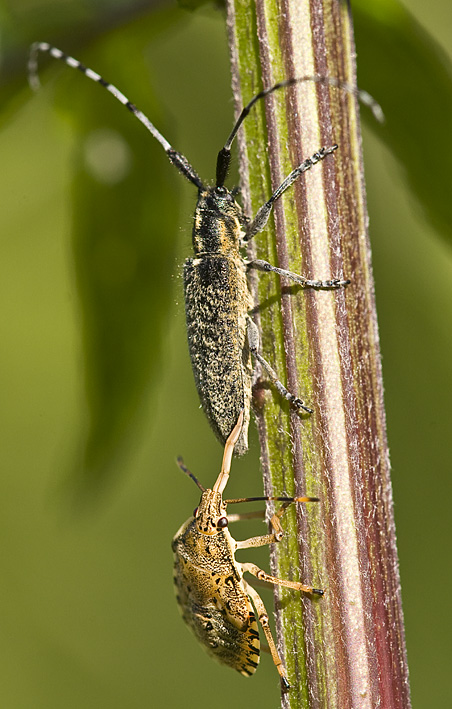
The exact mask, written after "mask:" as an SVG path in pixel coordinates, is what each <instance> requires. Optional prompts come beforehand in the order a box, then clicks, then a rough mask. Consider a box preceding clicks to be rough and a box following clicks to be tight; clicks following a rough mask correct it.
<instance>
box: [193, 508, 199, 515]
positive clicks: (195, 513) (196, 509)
mask: <svg viewBox="0 0 452 709" xmlns="http://www.w3.org/2000/svg"><path fill="white" fill-rule="evenodd" d="M197 514H198V508H197V507H195V509H194V510H193V517H196V515H197Z"/></svg>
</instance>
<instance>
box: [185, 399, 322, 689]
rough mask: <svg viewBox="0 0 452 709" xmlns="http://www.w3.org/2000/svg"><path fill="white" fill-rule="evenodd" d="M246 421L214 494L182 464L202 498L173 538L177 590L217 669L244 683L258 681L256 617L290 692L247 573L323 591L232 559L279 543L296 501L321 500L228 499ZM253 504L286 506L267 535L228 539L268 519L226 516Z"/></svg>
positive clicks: (228, 450)
mask: <svg viewBox="0 0 452 709" xmlns="http://www.w3.org/2000/svg"><path fill="white" fill-rule="evenodd" d="M243 420H244V415H243V412H240V415H239V418H238V421H237V423H236V425H235V427H234V428H233V430H232V432H231V434H230V435H229V437H228V439H227V441H226V444H225V448H224V455H223V463H222V466H221V472H220V474H219V476H218V478H217V480H216V482H215V484H214V486H213V488H212V489H211V490H209V489H206V488H204V487H203V486H202V485H201V484H200V483H199V482H198V480H197V479H196V477H195V476H194V475H193V474H192V473H191V472H190V471H189V470H188V469H187V468H186V467H185V466H184V464H183V463H182V461H181V460H179V465H180V467H181V468H182V470H184V472H186V473H187V474H188V475H189V476H190V477H191V478H192V479H193V480H194V481H195V483H196V484H197V485H198V487H199V488H200V489H201V491H202V495H201V500H200V502H199V505H198V507H197V508H196V510H195V511H194V513H193V516H192V517H190V518H189V519H188V520H187V521H186V522H185V524H183V525H182V527H181V528H180V529H179V531H178V532H177V534H176V535H175V537H174V539H173V543H172V547H173V551H174V556H175V560H174V583H175V587H176V593H177V600H178V603H179V606H180V609H181V612H182V616H183V618H184V620H185V622H186V623H187V625H188V626H189V627H190V628H191V629H192V630H193V632H194V633H195V635H196V637H197V638H198V640H199V641H200V642H201V643H202V644H203V645H204V647H205V648H206V650H207V651H208V652H209V653H210V654H211V655H212V656H213V657H215V658H216V659H217V660H219V662H222V663H223V664H225V665H228V666H229V667H232V668H233V669H235V670H237V671H238V672H240V673H241V674H242V675H245V676H247V677H249V676H250V675H252V674H254V672H255V671H256V669H257V666H258V663H259V654H260V641H259V633H258V629H257V621H256V614H257V619H258V620H259V622H260V624H261V626H262V628H263V631H264V633H265V637H266V640H267V643H268V646H269V649H270V652H271V655H272V658H273V662H274V663H275V666H276V669H277V670H278V672H279V674H280V677H281V681H282V683H283V685H284V686H285V687H286V688H287V689H288V688H289V680H288V678H287V673H286V669H285V667H284V665H283V663H282V661H281V658H280V657H279V654H278V651H277V649H276V646H275V642H274V640H273V636H272V633H271V630H270V626H269V623H268V614H267V611H266V609H265V606H264V603H263V601H262V599H261V597H260V596H259V594H258V593H257V591H256V590H255V588H254V587H253V586H251V585H250V584H249V583H248V582H247V581H246V580H245V579H244V578H243V574H244V573H245V572H248V573H250V574H252V575H253V576H255V577H256V578H258V579H259V580H261V581H266V582H269V583H271V584H275V585H279V586H286V587H288V588H292V589H294V590H296V591H303V592H304V593H312V594H317V595H319V596H321V595H323V591H322V590H321V589H318V588H313V587H312V586H306V585H305V584H302V583H298V582H297V581H285V580H282V579H278V578H275V577H274V576H270V575H269V574H267V573H266V572H265V571H262V569H260V568H259V567H258V566H256V565H255V564H252V563H239V562H238V561H236V559H235V552H236V551H237V549H249V548H251V547H261V546H264V545H267V544H273V543H275V542H279V541H281V539H282V537H283V529H282V527H281V523H280V519H281V517H282V515H283V514H284V511H285V510H286V508H287V507H288V506H289V505H290V504H292V503H294V502H317V501H318V498H316V497H248V498H247V497H245V498H239V499H235V500H223V492H224V489H225V487H226V484H227V482H228V479H229V471H230V467H231V460H232V455H233V451H234V446H235V445H236V443H237V441H238V440H239V439H240V432H241V429H242V425H243ZM256 500H262V501H267V500H275V501H279V502H282V503H283V504H282V506H281V507H280V508H279V509H278V510H277V511H276V512H275V513H274V514H273V515H272V517H271V520H270V526H271V533H270V534H265V535H263V536H259V537H251V538H249V539H245V540H244V541H241V542H237V541H235V540H234V539H233V537H232V536H231V534H230V532H229V529H228V525H229V523H230V522H234V521H239V520H241V519H249V518H251V517H254V518H256V517H261V518H263V517H264V512H257V513H256V512H253V513H251V514H244V515H240V514H235V515H227V506H228V505H230V504H233V503H237V502H251V501H253V502H254V501H256ZM253 606H254V609H255V610H254V609H253Z"/></svg>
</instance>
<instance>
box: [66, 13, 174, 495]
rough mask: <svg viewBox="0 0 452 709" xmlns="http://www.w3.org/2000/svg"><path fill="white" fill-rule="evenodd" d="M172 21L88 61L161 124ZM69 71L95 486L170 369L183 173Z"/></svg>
mask: <svg viewBox="0 0 452 709" xmlns="http://www.w3.org/2000/svg"><path fill="white" fill-rule="evenodd" d="M166 20H167V18H166V17H165V18H164V20H163V22H159V21H158V18H156V16H155V15H150V16H149V17H147V18H140V20H139V21H135V22H133V23H131V24H130V25H129V27H128V29H127V30H124V28H122V30H121V34H120V36H118V33H116V32H112V33H109V34H108V36H106V37H105V38H102V39H100V40H98V41H97V42H96V43H95V45H94V46H93V47H92V49H91V50H90V52H89V53H88V54H86V53H85V55H84V57H83V60H84V62H86V63H87V64H88V65H89V66H92V67H95V68H96V70H100V71H101V72H103V67H105V66H106V67H108V75H109V76H110V75H113V76H114V77H115V83H116V84H118V85H119V87H121V88H124V91H125V92H126V93H127V94H128V95H129V96H130V97H131V100H132V101H133V102H134V103H136V104H137V105H138V106H139V107H142V109H143V110H144V111H145V112H146V113H148V114H149V115H150V116H151V117H152V118H151V119H152V121H154V122H155V123H156V124H157V125H159V126H161V125H162V120H161V115H160V111H159V110H158V109H157V106H156V105H155V101H152V96H150V92H149V85H150V83H151V82H150V81H149V76H148V74H149V70H148V67H147V64H146V61H145V48H146V44H147V43H148V42H149V41H150V39H151V38H152V37H153V36H155V34H156V33H157V32H158V31H159V30H160V28H161V27H162V26H166V24H167V22H166ZM106 72H107V70H105V73H106ZM64 73H65V74H66V76H65V77H64V78H63V76H60V77H59V79H58V91H59V93H60V94H63V93H64V105H65V107H66V109H67V107H68V106H70V114H71V121H72V122H74V124H75V125H76V126H77V131H78V133H79V138H80V139H79V141H78V146H79V149H78V152H77V155H76V169H75V178H74V192H73V194H74V202H73V230H74V244H75V258H76V271H77V278H78V283H79V292H80V297H81V303H82V310H83V322H84V351H85V358H86V362H85V365H86V366H85V371H86V379H87V395H88V403H89V410H90V417H91V422H90V428H89V433H88V439H87V442H86V449H85V463H84V467H83V475H84V477H85V479H86V480H87V481H89V482H90V483H95V482H97V481H99V480H100V479H102V478H103V477H105V476H106V475H107V474H108V475H110V474H111V472H112V468H114V466H115V464H118V463H119V462H121V458H122V453H124V452H126V450H127V449H126V448H124V446H125V444H127V441H128V440H129V436H130V434H132V433H134V432H135V431H136V429H137V427H138V428H140V426H139V423H140V412H141V414H143V413H145V407H144V403H145V402H146V400H147V398H148V394H149V387H152V384H153V382H154V380H155V378H156V377H158V375H159V368H160V366H161V361H160V349H161V342H162V330H164V328H165V325H166V320H167V316H168V306H169V298H170V297H172V288H171V276H172V274H173V272H174V261H175V258H174V257H175V243H176V237H177V223H178V208H177V197H175V194H177V188H176V181H177V175H176V174H175V173H174V174H173V172H172V171H171V169H169V167H168V159H167V157H166V155H165V153H164V151H163V150H162V147H161V146H160V145H159V144H158V143H157V142H156V141H155V140H154V139H153V138H152V136H151V135H149V134H146V132H145V130H144V128H143V126H142V125H141V124H140V123H139V122H138V121H137V120H136V119H134V118H133V116H131V114H130V113H129V112H128V111H127V110H125V109H124V107H123V106H122V105H121V104H120V103H119V102H115V101H114V100H113V99H112V97H111V95H109V94H108V93H107V92H106V91H104V90H103V89H101V88H100V87H99V86H96V85H95V84H94V83H93V82H90V81H89V80H88V79H86V78H84V79H83V80H81V77H80V75H77V74H76V73H75V72H71V70H70V69H67V68H65V69H64ZM67 74H69V76H67ZM107 80H108V77H107ZM75 85H76V86H77V88H76V91H77V103H76V105H75V106H74V92H75V88H74V87H75ZM63 86H64V91H63V89H62V88H61V87H63ZM125 87H127V88H125ZM162 130H163V129H162Z"/></svg>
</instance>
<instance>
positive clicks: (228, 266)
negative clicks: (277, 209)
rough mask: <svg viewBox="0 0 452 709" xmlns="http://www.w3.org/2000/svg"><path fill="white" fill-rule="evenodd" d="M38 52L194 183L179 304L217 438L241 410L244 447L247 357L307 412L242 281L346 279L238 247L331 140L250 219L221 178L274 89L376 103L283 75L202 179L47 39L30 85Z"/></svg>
mask: <svg viewBox="0 0 452 709" xmlns="http://www.w3.org/2000/svg"><path fill="white" fill-rule="evenodd" d="M40 52H46V53H48V54H50V55H51V56H52V57H54V58H55V59H59V60H61V61H63V62H65V63H66V64H67V65H68V66H70V67H72V68H74V69H78V70H79V71H81V72H82V73H83V74H85V76H87V77H88V78H89V79H91V80H92V81H95V82H97V83H98V84H100V85H101V86H103V87H104V88H105V89H106V90H107V91H109V92H110V93H111V94H112V95H113V96H114V97H115V98H116V99H117V100H118V101H120V103H122V104H123V105H124V106H125V107H126V108H127V109H128V110H129V111H130V112H131V113H133V114H134V116H135V117H136V118H138V120H139V121H141V123H142V124H143V125H144V126H145V128H146V129H147V130H148V131H149V132H150V133H151V135H152V136H153V137H154V138H155V139H156V140H157V141H158V142H159V143H160V145H161V146H162V148H163V149H164V151H165V152H166V154H167V155H168V158H169V159H170V161H171V162H172V163H173V165H175V166H176V167H177V169H178V170H179V172H181V173H182V174H183V175H184V176H185V177H186V178H187V179H188V180H189V181H190V182H191V183H192V184H194V185H195V187H196V188H197V189H198V201H197V204H196V208H195V213H194V219H193V233H192V240H193V251H194V254H193V258H189V259H187V261H186V262H185V264H184V292H185V312H186V322H187V337H188V347H189V352H190V358H191V363H192V369H193V374H194V377H195V382H196V387H197V390H198V394H199V398H200V400H201V404H202V407H203V409H204V412H205V414H206V416H207V418H208V420H209V422H210V425H211V427H212V429H213V431H214V432H215V434H216V436H217V437H218V439H219V440H220V441H221V442H222V443H223V444H224V443H225V442H226V440H227V439H228V436H229V435H230V433H231V431H232V429H233V428H234V425H235V422H236V421H237V418H238V415H239V412H240V411H242V410H243V425H242V427H241V432H240V435H239V439H238V441H237V443H236V445H235V449H234V452H235V454H236V455H243V454H244V453H245V452H246V451H247V449H248V425H249V419H250V406H251V396H252V375H253V367H252V363H251V357H254V359H255V360H257V361H258V362H259V363H260V365H261V366H262V367H263V369H264V370H265V371H266V373H267V375H268V376H269V378H270V380H271V381H272V383H273V384H274V386H275V387H276V389H277V391H278V392H279V394H280V395H281V396H282V397H283V398H284V399H286V400H287V401H288V402H289V403H290V405H291V406H293V407H294V408H295V409H297V410H298V411H299V412H306V413H312V409H311V408H309V407H308V406H306V404H305V403H304V402H303V401H302V399H300V398H298V397H296V396H294V394H292V393H291V392H289V391H288V390H287V389H286V387H285V386H284V385H283V384H282V382H281V381H280V380H279V378H278V375H277V373H276V372H275V371H274V369H273V368H272V366H271V365H270V364H269V363H268V362H267V361H266V360H265V359H264V357H263V356H262V355H261V353H260V351H259V349H260V345H259V332H258V329H257V327H256V325H255V323H254V321H253V320H252V319H251V317H250V316H249V311H250V310H251V309H252V307H253V305H254V304H253V302H252V296H251V292H250V290H249V287H248V283H247V272H248V270H250V269H256V270H258V271H262V272H273V273H276V274H278V275H280V276H281V275H282V276H285V277H287V278H289V279H291V280H292V281H294V282H295V283H297V284H298V285H300V286H302V287H305V288H318V289H320V288H322V289H333V290H334V289H337V288H343V287H345V286H347V285H348V284H349V283H350V281H349V280H348V279H344V278H341V277H338V278H332V279H329V280H310V279H307V278H304V277H303V276H300V275H298V274H296V273H292V272H291V271H286V270H284V269H281V268H278V267H276V266H273V265H272V264H270V263H268V262H267V261H264V260H262V259H255V260H253V261H251V262H249V261H246V260H245V259H244V258H243V256H242V254H241V249H242V247H244V246H245V245H246V243H247V242H248V241H249V240H250V239H252V238H253V237H254V236H256V234H258V233H259V232H260V231H262V230H263V229H264V227H265V225H266V223H267V221H268V218H269V216H270V214H271V211H272V208H273V204H274V203H275V202H276V201H277V200H278V199H279V198H280V197H281V195H282V194H284V192H285V191H286V190H287V189H289V187H290V186H291V185H292V184H293V183H294V182H295V180H297V179H298V178H299V177H300V175H302V174H303V173H304V172H306V171H307V170H309V169H310V168H311V167H312V166H313V165H315V164H316V163H318V162H319V161H320V160H323V159H325V158H326V157H327V156H328V155H330V154H331V153H333V152H334V151H335V150H336V149H337V145H331V146H329V147H322V148H320V149H319V150H318V151H317V152H315V153H314V154H313V155H312V156H311V157H309V158H307V159H306V160H304V161H303V162H302V163H301V165H299V166H298V167H296V168H295V169H294V170H292V172H291V173H290V174H289V175H288V176H287V177H286V179H285V180H283V182H282V183H281V185H279V187H278V188H277V189H276V190H275V191H274V193H273V194H272V195H271V196H270V198H269V199H268V200H267V201H266V202H265V204H263V205H262V206H261V207H260V209H258V211H257V214H256V215H255V216H254V218H252V219H250V218H248V217H247V216H246V215H245V214H244V213H243V210H242V207H241V206H240V205H239V204H238V202H237V201H236V200H235V191H234V190H232V191H231V190H229V189H228V188H227V187H225V185H224V183H225V180H226V177H227V172H228V168H229V165H230V160H231V146H232V143H233V141H234V139H235V137H236V135H237V132H238V131H239V129H240V126H241V125H242V123H243V121H244V120H245V118H246V116H247V115H248V113H249V112H250V110H251V109H252V107H253V106H254V104H255V103H257V102H258V101H260V100H262V99H265V97H266V96H269V95H270V94H272V93H273V92H275V91H278V90H280V89H284V88H286V87H288V86H294V85H295V84H299V83H302V82H309V81H314V82H317V83H322V84H325V85H327V86H332V87H337V88H338V89H340V90H343V91H347V92H348V93H351V94H353V95H354V96H356V97H357V98H359V99H360V100H361V101H362V102H363V103H365V104H367V105H368V106H370V108H371V110H372V111H373V113H374V115H375V116H376V118H377V119H381V117H382V112H381V108H380V107H379V105H378V104H377V103H376V102H375V101H374V100H373V99H372V97H371V96H369V94H367V93H366V92H363V91H359V90H357V89H355V88H353V87H352V86H350V85H349V84H347V83H346V82H343V81H340V80H338V79H335V78H330V77H322V76H303V77H300V78H292V79H287V80H285V81H281V82H279V83H277V84H275V85H274V86H271V87H270V88H267V89H264V90H263V91H261V92H260V93H258V94H256V96H254V97H253V98H252V99H251V101H249V103H248V104H247V105H246V106H245V107H244V108H243V110H242V112H241V114H240V116H239V118H238V119H237V121H236V123H235V125H234V127H233V129H232V131H231V133H230V135H229V137H228V139H227V140H226V142H225V144H224V146H223V147H222V149H221V150H220V151H219V153H218V158H217V166H216V181H215V185H214V186H207V185H205V184H204V183H203V181H202V180H201V178H200V177H199V176H198V174H197V173H196V171H195V170H194V168H193V167H192V166H191V164H190V163H189V162H188V160H187V158H186V157H185V156H184V155H182V153H180V152H178V151H177V150H175V149H174V148H173V147H172V146H171V145H170V143H169V142H168V141H167V140H166V138H164V137H163V136H162V134H161V133H160V132H159V131H158V130H157V128H156V127H155V126H154V125H153V123H151V121H150V120H149V119H148V118H147V117H146V116H145V115H144V113H142V112H141V111H140V110H138V108H137V107H136V106H135V105H134V104H133V103H131V101H129V100H128V98H127V97H126V96H124V94H123V93H122V92H121V91H119V89H117V88H116V87H115V86H113V84H110V83H109V82H108V81H106V80H105V79H103V78H102V76H100V74H98V73H97V72H95V71H93V70H92V69H89V68H87V67H86V66H84V65H83V64H81V63H80V62H79V61H78V60H77V59H74V58H73V57H70V56H69V55H67V54H65V53H64V52H62V51H61V50H60V49H57V48H56V47H52V46H51V45H50V44H48V43H47V42H36V43H34V44H33V45H32V46H31V50H30V58H29V62H28V71H29V82H30V85H31V87H32V88H33V89H36V88H37V87H38V86H39V78H38V71H37V69H38V55H39V53H40Z"/></svg>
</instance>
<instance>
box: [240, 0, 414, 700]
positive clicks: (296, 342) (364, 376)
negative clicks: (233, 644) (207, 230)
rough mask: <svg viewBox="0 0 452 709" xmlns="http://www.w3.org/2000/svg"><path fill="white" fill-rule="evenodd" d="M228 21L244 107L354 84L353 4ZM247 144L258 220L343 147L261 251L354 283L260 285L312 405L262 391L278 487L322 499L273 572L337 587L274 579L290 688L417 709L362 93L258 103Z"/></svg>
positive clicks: (274, 331) (249, 13) (297, 522)
mask: <svg viewBox="0 0 452 709" xmlns="http://www.w3.org/2000/svg"><path fill="white" fill-rule="evenodd" d="M228 27H229V36H230V47H231V59H232V73H233V90H234V98H235V102H236V108H237V110H239V109H240V107H241V106H242V105H243V104H244V103H246V102H247V101H249V100H250V98H251V97H252V96H253V95H254V94H255V93H257V92H258V91H259V90H260V89H261V88H262V87H269V86H271V85H272V84H274V83H276V82H277V81H280V80H282V79H285V78H290V77H299V76H304V75H313V74H317V75H322V76H330V77H336V78H339V79H341V80H343V81H347V82H348V83H349V84H352V85H355V84H356V76H355V61H354V59H355V49H354V42H353V29H352V24H351V17H350V9H349V7H348V6H347V4H346V3H344V2H341V1H340V0H324V1H323V2H321V1H320V0H311V2H307V0H279V2H277V0H255V2H252V1H251V0H229V2H228ZM238 140H239V152H240V173H241V184H242V197H243V202H244V206H245V211H246V212H247V214H249V215H254V214H255V213H256V211H257V209H258V208H259V206H260V205H261V204H262V203H263V202H264V201H265V200H266V199H268V197H269V195H270V194H271V193H272V191H273V190H274V189H275V188H276V187H277V186H278V185H279V184H280V183H281V182H282V180H283V179H284V177H286V175H287V174H288V173H289V172H290V171H291V169H292V168H293V167H294V166H296V165H299V164H300V163H301V162H302V161H303V160H304V159H306V158H307V157H310V156H311V155H312V154H313V153H314V152H315V151H317V150H318V149H319V148H320V147H322V146H331V145H333V144H335V143H337V144H338V145H339V149H338V150H337V151H336V152H335V153H334V155H330V156H328V157H327V158H326V159H325V160H323V161H322V162H321V163H320V164H319V165H317V166H315V167H313V168H312V169H311V170H309V172H307V173H306V174H305V175H302V176H301V178H300V179H298V180H297V182H296V183H295V184H294V186H293V188H291V189H290V191H289V192H288V193H286V195H285V196H284V197H282V198H281V199H280V200H279V201H277V202H276V203H275V208H274V220H272V219H271V220H270V222H269V225H268V227H267V228H266V230H265V232H263V233H261V234H259V235H258V236H257V237H256V239H254V241H255V242H256V243H252V244H251V251H252V255H254V252H255V251H256V252H257V253H258V255H259V258H263V259H266V260H268V261H269V262H270V263H273V264H275V265H278V266H279V267H281V268H284V269H288V270H290V271H294V272H295V273H301V274H302V275H303V276H305V277H307V278H313V279H327V278H331V277H341V278H343V277H345V278H347V277H348V278H350V279H351V281H352V282H351V285H350V286H349V287H348V288H347V289H346V290H345V289H341V290H338V291H315V292H314V291H312V290H303V289H300V288H299V287H298V286H294V285H293V284H291V282H290V281H287V280H286V279H284V278H282V279H281V280H280V281H279V279H278V278H277V277H273V276H270V275H261V276H260V277H258V278H255V279H254V281H253V283H252V287H253V288H254V294H255V297H256V303H259V307H258V308H256V321H257V322H258V325H259V327H260V331H261V337H262V343H261V344H262V353H263V355H264V357H265V358H266V359H268V361H269V362H270V363H271V364H272V365H273V366H274V368H275V369H276V371H277V372H278V374H279V376H280V378H281V379H282V381H283V383H286V384H287V387H288V389H289V390H290V391H291V392H293V393H294V394H296V395H297V396H300V397H301V398H303V399H304V400H305V401H306V403H307V404H308V406H311V407H312V408H313V409H314V413H313V414H312V416H308V415H306V416H300V415H299V414H298V413H297V412H296V411H294V410H293V409H292V408H290V407H289V406H288V405H284V403H283V404H282V402H281V398H280V397H279V396H278V395H277V394H276V393H275V392H274V391H273V389H271V388H266V389H264V388H263V386H260V387H259V386H257V387H256V396H255V408H256V413H257V421H258V429H259V435H260V441H261V448H262V454H261V461H262V467H263V472H264V485H265V489H266V494H273V495H275V494H277V495H278V494H293V493H295V494H296V495H304V494H308V495H316V496H318V497H320V499H321V502H320V504H318V505H314V504H312V505H309V506H307V507H309V509H298V510H293V511H292V513H291V512H290V510H289V511H288V512H287V515H286V516H285V518H284V527H285V529H286V535H285V538H284V540H283V542H282V543H281V544H280V545H278V548H277V549H275V550H274V551H273V552H272V559H271V563H272V573H273V574H274V575H277V576H280V577H281V578H288V579H293V578H295V579H297V578H299V579H300V580H302V581H303V582H305V583H312V584H313V585H314V586H315V587H318V586H320V587H324V588H325V591H326V592H325V596H324V597H323V598H322V599H318V600H316V599H314V598H309V597H302V598H298V597H296V595H295V594H294V593H293V592H290V591H287V590H285V589H280V588H277V589H276V592H275V598H276V608H277V634H278V643H279V650H280V652H281V655H282V657H283V658H284V662H285V664H286V667H287V669H288V673H289V679H290V681H291V684H292V689H291V691H290V692H289V693H286V694H283V699H282V702H283V706H285V707H319V708H320V707H322V709H323V708H325V707H328V708H329V707H337V708H338V709H345V708H346V707H353V709H357V708H358V707H360V708H361V707H363V708H364V707H369V709H373V708H374V707H376V706H381V707H385V709H387V708H389V707H404V708H405V707H409V706H410V697H409V684H408V667H407V661H406V650H405V639H404V628H403V615H402V606H401V593H400V582H399V571H398V560H397V549H396V538H395V526H394V518H393V506H392V491H391V481H390V468H389V455H388V446H387V440H386V420H385V412H384V405H383V384H382V373H381V361H380V350H379V337H378V327H377V319H376V310H375V300H374V284H373V277H372V267H371V254H370V244H369V239H368V234H367V226H368V217H367V211H366V196H365V191H364V176H363V164H362V154H361V135H360V130H359V120H358V113H357V105H356V100H355V98H354V96H352V95H350V94H349V93H346V92H345V91H344V90H340V89H337V88H333V87H328V86H324V85H323V86H322V85H320V84H316V83H314V82H307V83H303V84H298V85H296V86H294V87H291V88H290V89H287V90H282V91H279V92H276V93H275V94H272V95H271V96H270V97H268V99H267V100H266V101H265V102H263V101H262V102H260V103H259V104H257V105H256V106H255V108H254V109H253V111H252V113H251V114H250V116H249V118H247V120H246V121H245V124H244V129H243V131H241V132H240V134H239V136H238ZM267 145H268V151H267ZM263 378H264V377H263ZM258 384H259V383H258ZM299 507H300V508H301V506H299ZM302 630H303V632H302Z"/></svg>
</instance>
